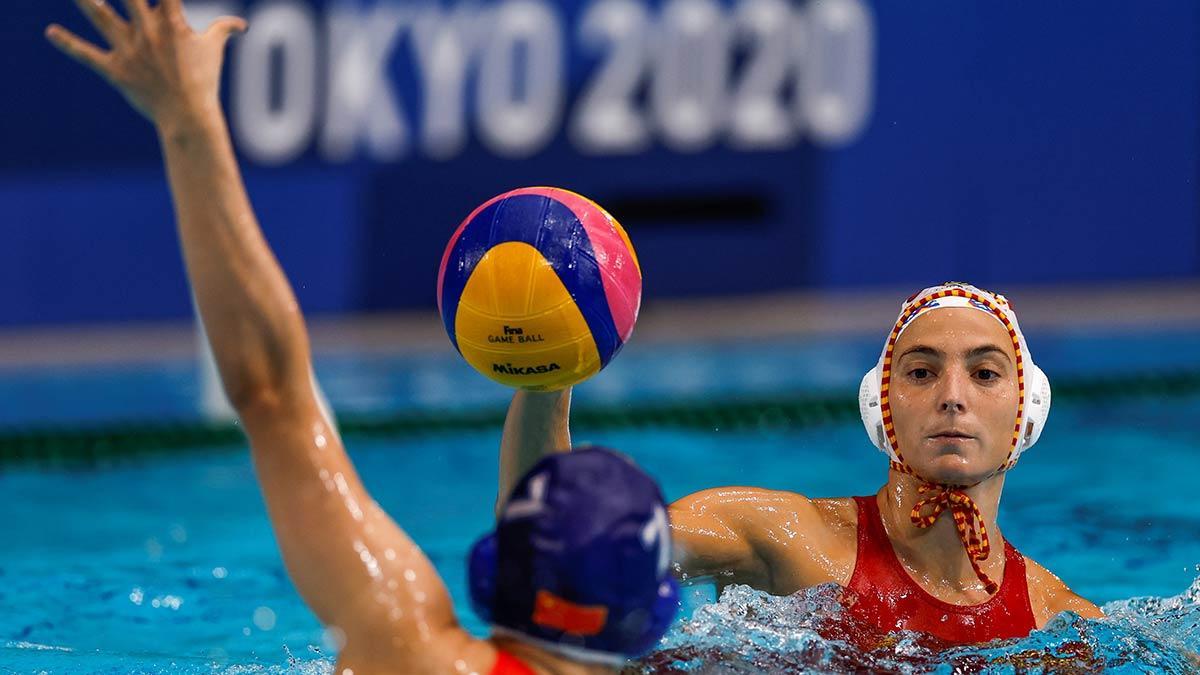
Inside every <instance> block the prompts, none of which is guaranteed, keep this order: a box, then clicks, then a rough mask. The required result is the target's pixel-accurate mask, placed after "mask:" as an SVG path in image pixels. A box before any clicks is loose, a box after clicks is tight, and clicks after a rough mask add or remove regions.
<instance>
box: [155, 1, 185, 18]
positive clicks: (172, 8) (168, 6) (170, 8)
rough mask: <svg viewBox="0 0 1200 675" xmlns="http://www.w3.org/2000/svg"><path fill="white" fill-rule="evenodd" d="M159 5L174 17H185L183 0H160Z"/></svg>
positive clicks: (169, 15) (168, 14)
mask: <svg viewBox="0 0 1200 675" xmlns="http://www.w3.org/2000/svg"><path fill="white" fill-rule="evenodd" d="M158 4H159V6H160V7H162V8H163V11H165V12H166V13H167V16H168V17H170V18H172V19H183V18H184V15H183V0H159V3H158Z"/></svg>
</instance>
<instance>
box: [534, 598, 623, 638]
mask: <svg viewBox="0 0 1200 675" xmlns="http://www.w3.org/2000/svg"><path fill="white" fill-rule="evenodd" d="M533 622H534V623H536V624H537V625H539V626H541V627H543V628H551V629H554V630H561V631H562V632H564V633H571V634H574V635H596V634H597V633H599V632H600V631H602V630H604V625H605V624H606V623H608V608H607V607H604V606H603V605H577V604H575V603H573V602H571V601H569V600H564V599H562V598H560V597H558V596H557V595H555V594H553V593H551V592H550V591H546V590H540V591H538V592H537V597H536V598H535V599H534V608H533Z"/></svg>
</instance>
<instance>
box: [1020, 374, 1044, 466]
mask: <svg viewBox="0 0 1200 675" xmlns="http://www.w3.org/2000/svg"><path fill="white" fill-rule="evenodd" d="M1027 370H1028V372H1029V377H1028V381H1027V383H1026V385H1027V386H1026V389H1025V391H1026V395H1025V428H1024V429H1023V433H1022V434H1021V443H1020V445H1018V446H1017V451H1016V452H1015V453H1013V461H1014V462H1015V461H1017V457H1018V456H1020V454H1021V453H1022V452H1024V451H1025V450H1028V449H1029V448H1031V447H1033V444H1034V443H1037V441H1038V439H1039V438H1041V436H1042V430H1043V429H1045V428H1046V419H1047V418H1048V417H1050V398H1051V396H1050V379H1049V378H1047V377H1046V373H1044V372H1042V369H1041V368H1038V367H1037V365H1035V364H1034V363H1032V362H1030V363H1029V367H1028V369H1027Z"/></svg>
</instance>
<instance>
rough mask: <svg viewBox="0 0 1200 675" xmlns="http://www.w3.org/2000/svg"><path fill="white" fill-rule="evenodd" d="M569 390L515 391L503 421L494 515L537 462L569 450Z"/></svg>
mask: <svg viewBox="0 0 1200 675" xmlns="http://www.w3.org/2000/svg"><path fill="white" fill-rule="evenodd" d="M570 414H571V390H570V388H567V389H563V390H560V391H554V392H532V391H523V390H519V391H517V393H516V394H514V395H513V399H512V403H510V404H509V406H508V415H507V417H505V418H504V435H503V436H502V437H501V439H500V489H499V492H498V494H497V496H496V512H497V513H499V511H500V509H501V508H502V507H503V506H504V502H506V501H507V500H508V495H509V494H510V493H511V492H512V489H513V487H515V486H516V484H517V479H519V478H520V477H521V476H523V475H525V473H526V472H527V471H529V469H531V468H533V465H534V464H537V462H538V460H539V459H541V458H542V457H545V456H546V455H548V454H550V453H551V452H567V451H568V450H570V449H571V430H570V427H569V422H570Z"/></svg>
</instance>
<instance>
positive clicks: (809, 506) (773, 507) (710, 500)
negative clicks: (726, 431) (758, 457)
mask: <svg viewBox="0 0 1200 675" xmlns="http://www.w3.org/2000/svg"><path fill="white" fill-rule="evenodd" d="M706 517H716V518H720V519H722V520H728V519H730V518H735V519H737V520H740V521H743V522H744V523H746V524H752V525H756V526H760V527H761V526H769V525H771V524H772V523H777V522H788V521H795V520H802V521H806V522H809V521H813V522H815V521H819V520H820V519H821V514H820V512H819V511H818V509H817V508H816V507H815V505H814V502H813V500H811V499H809V498H808V497H805V496H804V495H802V494H800V493H798V492H788V491H786V490H767V489H764V488H757V487H743V486H728V487H719V488H711V489H708V490H701V491H699V492H694V493H692V494H690V495H687V496H686V497H683V498H681V499H679V500H678V501H676V502H675V503H673V504H671V519H672V521H673V524H674V522H675V521H676V520H689V519H695V518H706Z"/></svg>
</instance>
